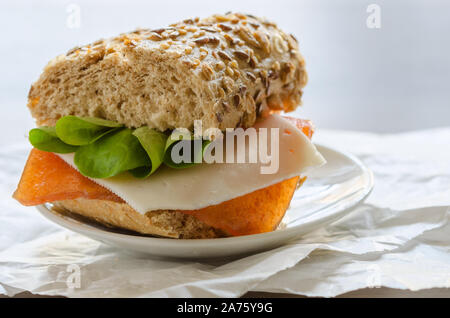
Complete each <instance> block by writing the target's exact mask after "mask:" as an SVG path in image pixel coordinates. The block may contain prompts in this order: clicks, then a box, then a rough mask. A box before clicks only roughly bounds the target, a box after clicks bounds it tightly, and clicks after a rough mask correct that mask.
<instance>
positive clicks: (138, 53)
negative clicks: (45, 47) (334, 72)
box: [28, 13, 307, 131]
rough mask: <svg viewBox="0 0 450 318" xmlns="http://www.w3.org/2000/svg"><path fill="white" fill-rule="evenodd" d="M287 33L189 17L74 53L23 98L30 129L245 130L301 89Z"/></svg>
mask: <svg viewBox="0 0 450 318" xmlns="http://www.w3.org/2000/svg"><path fill="white" fill-rule="evenodd" d="M304 66H305V63H304V60H303V58H302V56H301V55H300V53H299V51H298V44H297V41H296V40H295V38H294V37H293V36H292V35H287V34H285V33H283V32H282V31H281V30H280V29H278V28H277V26H276V25H275V24H274V23H272V22H268V21H266V20H264V19H261V18H256V17H253V16H250V15H243V14H238V13H235V14H226V15H214V16H211V17H208V18H206V19H202V20H200V19H198V18H196V19H189V20H184V21H183V22H180V23H175V24H172V25H170V26H169V27H166V28H162V29H157V30H146V29H142V30H136V31H134V32H131V33H126V34H122V35H120V36H118V37H115V38H111V39H108V40H100V41H97V42H95V43H92V44H90V45H86V46H83V47H77V48H74V49H72V50H70V51H69V52H68V53H67V54H65V55H60V56H58V57H56V58H55V59H53V60H52V61H50V62H49V64H48V65H47V66H46V67H45V69H44V72H43V73H42V75H41V76H40V78H39V79H38V80H37V81H36V82H35V83H34V84H33V85H32V87H31V89H30V92H29V101H28V107H29V108H30V110H31V113H32V115H33V117H34V118H35V119H36V121H37V123H38V125H50V126H51V125H54V124H55V122H56V120H57V119H58V118H60V117H61V116H65V115H76V116H94V117H100V118H106V119H109V120H114V121H117V122H119V123H122V124H125V125H126V126H127V127H130V128H136V127H140V126H143V125H148V126H149V127H151V128H156V129H158V130H161V131H164V130H167V129H174V128H177V127H185V128H189V129H192V128H193V124H194V120H197V119H201V120H202V124H203V129H205V128H212V127H213V128H219V129H221V130H224V129H225V128H234V127H244V128H245V127H250V126H252V125H253V124H254V122H255V120H256V118H257V116H258V115H260V114H261V113H267V112H268V111H270V110H276V111H278V110H283V111H286V112H289V111H292V110H294V109H295V108H296V107H297V106H298V105H299V104H300V101H301V96H302V88H303V87H304V85H305V84H306V81H307V74H306V71H305V68H304Z"/></svg>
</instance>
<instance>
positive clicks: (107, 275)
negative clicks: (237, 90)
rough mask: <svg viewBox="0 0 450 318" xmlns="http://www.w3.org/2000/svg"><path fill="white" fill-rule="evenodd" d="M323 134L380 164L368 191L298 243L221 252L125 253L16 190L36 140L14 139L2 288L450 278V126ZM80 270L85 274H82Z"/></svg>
mask: <svg viewBox="0 0 450 318" xmlns="http://www.w3.org/2000/svg"><path fill="white" fill-rule="evenodd" d="M315 141H316V142H319V143H322V144H325V145H328V146H332V147H335V148H338V149H342V150H346V151H349V152H352V153H354V154H356V155H357V156H358V157H359V158H360V159H362V160H363V161H364V162H365V163H366V164H367V165H368V166H369V167H370V168H371V169H372V170H373V172H374V174H375V188H374V191H373V192H372V194H371V195H370V196H369V198H368V199H367V201H366V202H365V203H364V204H362V205H360V206H359V207H357V208H355V209H354V210H353V211H352V212H351V213H349V214H348V215H346V216H345V217H344V218H342V219H340V220H339V221H336V222H334V223H332V224H329V225H328V226H326V227H323V228H320V229H318V230H316V231H314V232H312V233H309V234H307V235H305V236H304V237H303V238H302V239H300V240H298V241H296V242H294V243H291V244H289V245H285V246H282V247H280V248H277V249H274V250H271V251H267V252H264V253H260V254H256V255H252V256H248V257H244V258H241V259H234V260H232V259H229V260H223V261H215V262H193V261H184V260H183V261H175V260H164V259H150V258H147V257H144V256H142V255H132V254H127V253H124V252H120V251H118V250H117V249H115V248H113V247H109V246H106V245H104V244H101V243H98V242H96V241H93V240H91V239H88V238H85V237H83V236H81V235H79V234H75V233H71V232H69V231H67V230H64V229H61V228H60V227H58V226H56V225H53V224H51V223H50V222H49V221H47V220H45V219H44V218H43V217H41V216H40V214H39V213H38V212H37V211H36V210H34V209H33V208H25V207H22V206H20V205H19V204H18V203H16V202H15V201H14V200H13V199H11V198H10V196H11V193H12V191H13V190H14V189H15V186H16V184H17V182H18V179H19V175H20V173H21V171H22V168H23V165H24V162H25V158H26V155H27V153H28V146H26V145H16V146H11V147H4V148H3V149H2V150H1V152H0V195H1V197H0V198H1V202H0V207H1V210H0V293H4V294H8V295H14V294H16V293H18V292H21V291H30V292H32V293H37V294H46V295H65V296H71V297H84V296H95V297H113V296H114V297H156V296H168V297H174V296H178V297H217V296H222V297H234V296H240V295H242V294H244V293H245V292H247V291H250V290H253V291H270V292H288V293H295V294H302V295H308V296H326V297H330V296H335V295H339V294H341V293H345V292H349V291H352V290H356V289H360V288H365V287H378V286H386V287H391V288H399V289H410V290H419V289H424V288H433V287H450V235H449V233H450V222H449V218H450V128H445V129H434V130H427V131H419V132H411V133H403V134H396V135H376V134H369V133H356V132H342V131H319V133H318V134H317V135H316V136H315ZM78 270H79V273H80V275H79V277H80V280H79V281H77V280H73V279H72V278H73V276H71V275H73V273H77V271H78ZM68 281H69V282H71V283H72V285H71V284H69V285H68V284H67V282H68ZM78 282H79V286H78V285H76V283H78ZM73 283H75V285H74V284H73Z"/></svg>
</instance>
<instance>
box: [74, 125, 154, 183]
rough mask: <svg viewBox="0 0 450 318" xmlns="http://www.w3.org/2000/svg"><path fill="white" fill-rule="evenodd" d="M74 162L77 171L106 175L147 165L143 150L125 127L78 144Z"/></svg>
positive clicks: (100, 175) (98, 175) (110, 175)
mask: <svg viewBox="0 0 450 318" xmlns="http://www.w3.org/2000/svg"><path fill="white" fill-rule="evenodd" d="M74 162H75V165H76V166H77V168H78V170H79V171H80V172H81V174H83V175H85V176H87V177H91V178H109V177H112V176H115V175H117V174H119V173H121V172H124V171H127V170H134V169H136V168H140V169H138V170H142V169H143V167H150V165H151V162H150V159H149V157H148V155H147V152H146V151H145V150H144V148H143V147H142V146H141V144H140V142H139V140H138V138H137V137H135V136H134V135H133V131H132V130H131V129H128V128H122V129H120V130H118V131H115V132H112V133H110V134H107V135H105V136H103V137H102V138H100V139H98V140H97V141H95V142H93V143H90V144H88V145H85V146H81V147H79V148H78V150H77V151H76V152H75V158H74Z"/></svg>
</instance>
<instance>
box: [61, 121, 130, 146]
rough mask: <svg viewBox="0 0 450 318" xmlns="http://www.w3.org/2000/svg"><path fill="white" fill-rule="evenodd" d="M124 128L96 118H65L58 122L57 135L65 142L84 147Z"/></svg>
mask: <svg viewBox="0 0 450 318" xmlns="http://www.w3.org/2000/svg"><path fill="white" fill-rule="evenodd" d="M119 127H123V125H122V124H119V123H116V122H114V121H110V120H105V119H100V118H94V117H76V116H64V117H62V118H60V119H59V120H58V121H57V122H56V127H55V128H56V135H57V136H58V138H59V139H61V140H62V141H63V142H65V143H67V144H70V145H75V146H83V145H87V144H90V143H92V142H95V141H96V140H98V139H100V138H101V137H103V136H105V135H106V134H108V133H110V132H112V131H114V130H117V129H118V128H119Z"/></svg>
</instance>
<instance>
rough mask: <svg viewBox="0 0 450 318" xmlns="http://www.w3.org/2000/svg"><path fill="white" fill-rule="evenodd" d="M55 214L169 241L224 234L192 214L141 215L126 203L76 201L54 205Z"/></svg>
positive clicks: (59, 202) (58, 202)
mask: <svg viewBox="0 0 450 318" xmlns="http://www.w3.org/2000/svg"><path fill="white" fill-rule="evenodd" d="M53 205H54V207H55V208H56V211H58V210H60V209H63V210H67V211H68V212H71V213H75V214H78V215H81V216H83V217H86V218H89V219H91V220H94V221H96V222H98V223H101V224H103V225H105V226H109V227H111V226H112V227H117V228H121V229H127V230H131V231H135V232H138V233H140V234H148V235H156V236H163V237H170V238H184V239H201V238H217V237H224V236H225V234H224V233H223V232H221V231H219V230H216V229H214V228H212V227H210V226H208V225H206V224H205V223H203V222H201V221H199V220H198V219H197V218H195V217H194V216H191V215H187V214H184V213H181V212H176V211H168V210H158V211H150V212H147V213H146V214H141V213H139V212H137V211H136V210H134V209H133V208H132V207H131V206H129V205H128V204H126V203H121V202H114V201H109V200H91V199H84V198H78V199H75V200H64V201H56V202H53Z"/></svg>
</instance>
